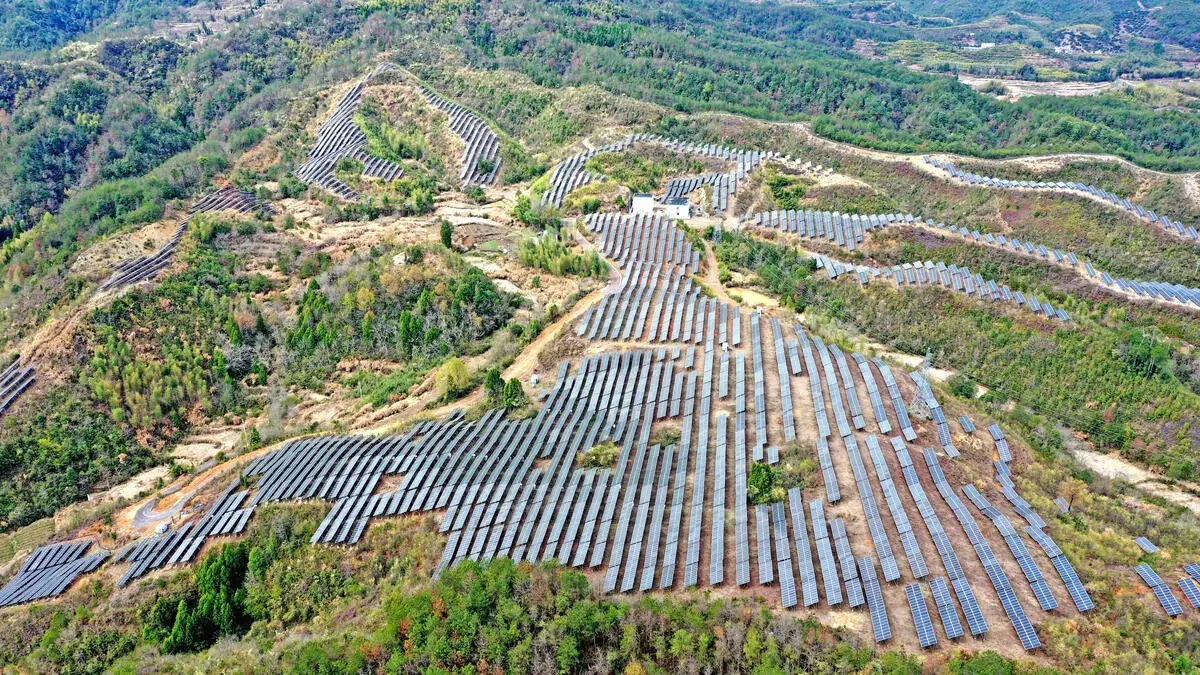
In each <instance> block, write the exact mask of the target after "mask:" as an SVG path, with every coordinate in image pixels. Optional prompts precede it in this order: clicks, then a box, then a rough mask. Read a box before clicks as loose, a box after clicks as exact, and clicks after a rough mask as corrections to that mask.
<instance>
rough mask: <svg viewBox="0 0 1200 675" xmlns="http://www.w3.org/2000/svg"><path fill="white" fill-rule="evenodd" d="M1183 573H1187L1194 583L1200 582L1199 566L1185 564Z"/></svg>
mask: <svg viewBox="0 0 1200 675" xmlns="http://www.w3.org/2000/svg"><path fill="white" fill-rule="evenodd" d="M1183 571H1184V572H1187V573H1188V576H1190V577H1192V578H1193V579H1195V580H1196V581H1200V565H1197V564H1196V563H1187V564H1186V565H1184V566H1183Z"/></svg>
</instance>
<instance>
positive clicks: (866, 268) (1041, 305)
mask: <svg viewBox="0 0 1200 675" xmlns="http://www.w3.org/2000/svg"><path fill="white" fill-rule="evenodd" d="M809 255H810V256H811V257H812V258H813V260H814V261H815V263H816V266H817V269H820V270H825V272H826V273H827V274H828V275H829V278H830V279H837V278H838V277H841V276H845V275H847V274H852V275H854V276H855V277H856V278H857V279H858V283H859V284H860V285H864V286H865V285H866V284H869V283H871V281H872V280H875V279H887V280H890V281H892V282H894V283H896V284H897V285H899V286H906V285H908V286H912V285H916V286H939V287H941V288H944V289H946V290H949V291H953V292H955V293H961V294H963V295H967V296H969V297H974V298H978V299H980V300H990V301H993V302H1004V303H1010V304H1013V305H1016V306H1017V307H1023V308H1025V309H1028V310H1029V311H1031V312H1035V313H1038V314H1041V315H1042V316H1044V317H1045V318H1047V319H1054V320H1057V321H1064V322H1065V321H1070V316H1068V315H1067V313H1066V311H1065V310H1062V309H1056V308H1055V307H1054V306H1053V305H1051V304H1050V303H1049V302H1039V301H1038V300H1037V299H1036V298H1034V297H1033V296H1027V295H1025V294H1024V293H1021V292H1020V291H1014V290H1012V289H1011V288H1009V287H1008V286H1006V285H1004V284H997V283H996V282H995V281H992V280H989V279H984V278H983V277H982V276H980V275H979V274H978V273H975V272H972V271H971V270H970V269H969V268H967V267H965V266H962V267H960V266H958V265H956V264H953V263H952V264H950V265H946V263H944V262H940V261H939V262H934V261H932V260H925V261H921V262H915V263H904V264H902V265H893V266H891V267H874V266H871V265H852V264H847V263H842V262H840V261H838V260H835V259H833V258H830V257H829V256H826V255H823V254H819V253H810V254H809Z"/></svg>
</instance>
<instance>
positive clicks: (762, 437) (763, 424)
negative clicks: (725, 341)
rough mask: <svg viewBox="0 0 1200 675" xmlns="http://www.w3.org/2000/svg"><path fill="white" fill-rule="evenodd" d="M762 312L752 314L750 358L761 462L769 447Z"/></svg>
mask: <svg viewBox="0 0 1200 675" xmlns="http://www.w3.org/2000/svg"><path fill="white" fill-rule="evenodd" d="M759 315H760V312H758V311H754V312H752V313H751V314H750V358H751V359H752V362H753V364H754V461H756V462H761V461H763V460H764V459H765V458H766V456H765V452H766V447H767V389H766V374H765V373H764V371H763V356H762V324H761V323H760V321H759Z"/></svg>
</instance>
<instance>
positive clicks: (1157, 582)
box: [1133, 563, 1166, 587]
mask: <svg viewBox="0 0 1200 675" xmlns="http://www.w3.org/2000/svg"><path fill="white" fill-rule="evenodd" d="M1133 569H1134V570H1136V571H1137V573H1138V576H1140V577H1141V578H1142V581H1145V582H1146V585H1147V586H1150V587H1154V586H1165V585H1166V582H1164V581H1163V580H1162V577H1160V576H1158V572H1155V571H1154V568H1152V567H1150V566H1149V565H1147V564H1146V563H1141V564H1139V565H1138V566H1137V567H1134V568H1133Z"/></svg>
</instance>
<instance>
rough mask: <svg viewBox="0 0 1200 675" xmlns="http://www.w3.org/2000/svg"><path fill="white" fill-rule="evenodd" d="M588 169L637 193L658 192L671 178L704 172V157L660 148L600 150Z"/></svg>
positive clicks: (591, 159)
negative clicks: (619, 151)
mask: <svg viewBox="0 0 1200 675" xmlns="http://www.w3.org/2000/svg"><path fill="white" fill-rule="evenodd" d="M586 168H587V170H588V171H592V172H594V173H599V174H603V175H605V176H608V177H609V178H610V179H611V180H612V181H613V182H615V183H618V184H620V185H624V186H625V187H627V188H629V189H630V190H633V191H634V192H657V191H658V190H659V189H660V188H661V187H662V184H663V181H665V180H666V179H668V178H671V177H673V176H679V175H692V174H698V173H703V172H704V164H703V163H702V162H700V160H698V159H695V158H694V157H690V156H688V155H685V154H682V153H676V152H671V151H667V150H659V149H657V148H655V149H645V150H638V151H636V152H632V151H631V152H622V153H618V152H605V153H600V154H598V155H595V156H593V157H591V158H589V159H588V161H587V164H586Z"/></svg>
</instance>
